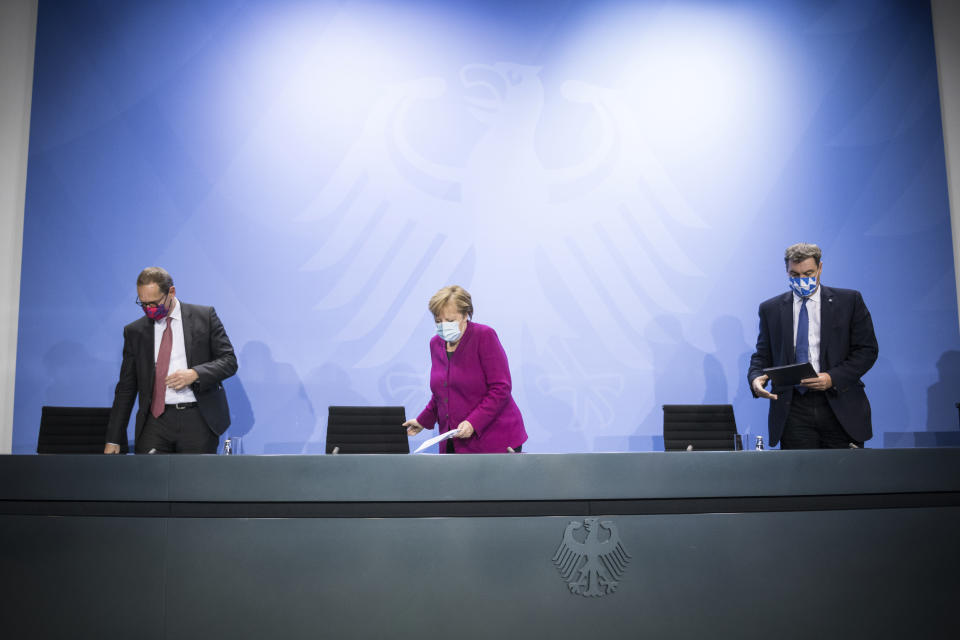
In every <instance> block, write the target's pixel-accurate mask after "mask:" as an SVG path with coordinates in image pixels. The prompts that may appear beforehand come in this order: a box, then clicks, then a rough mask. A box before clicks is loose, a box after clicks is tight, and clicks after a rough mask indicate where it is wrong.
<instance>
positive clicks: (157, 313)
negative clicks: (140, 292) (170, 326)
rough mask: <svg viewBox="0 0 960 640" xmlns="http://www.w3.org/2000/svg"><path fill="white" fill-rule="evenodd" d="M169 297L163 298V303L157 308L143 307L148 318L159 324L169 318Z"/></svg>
mask: <svg viewBox="0 0 960 640" xmlns="http://www.w3.org/2000/svg"><path fill="white" fill-rule="evenodd" d="M166 303H167V296H163V301H162V302H161V303H160V304H158V305H157V306H155V307H142V309H143V312H144V313H145V314H147V317H148V318H150V319H151V320H153V321H154V322H159V321H161V320H163V319H164V318H166V317H167V313H169V311H168V310H167V304H166Z"/></svg>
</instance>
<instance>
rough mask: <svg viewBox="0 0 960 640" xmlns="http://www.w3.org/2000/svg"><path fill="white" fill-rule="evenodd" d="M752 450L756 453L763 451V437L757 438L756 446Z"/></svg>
mask: <svg viewBox="0 0 960 640" xmlns="http://www.w3.org/2000/svg"><path fill="white" fill-rule="evenodd" d="M754 449H756V450H757V451H763V436H757V444H756V446H755V447H754Z"/></svg>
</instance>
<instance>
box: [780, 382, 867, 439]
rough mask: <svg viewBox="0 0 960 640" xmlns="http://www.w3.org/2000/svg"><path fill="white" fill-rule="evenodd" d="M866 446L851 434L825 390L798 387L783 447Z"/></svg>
mask: <svg viewBox="0 0 960 640" xmlns="http://www.w3.org/2000/svg"><path fill="white" fill-rule="evenodd" d="M851 444H852V445H855V446H857V447H861V448H862V447H863V443H862V442H858V441H856V440H854V439H853V438H851V437H850V436H849V435H847V432H846V431H844V429H843V425H841V424H840V421H839V420H837V416H836V415H834V413H833V409H831V408H830V403H829V402H827V394H826V393H824V392H823V391H807V392H806V393H799V392H797V391H794V393H793V400H792V401H791V402H790V413H788V414H787V422H786V424H785V425H784V427H783V436H782V437H781V438H780V448H781V449H849V448H850V445H851Z"/></svg>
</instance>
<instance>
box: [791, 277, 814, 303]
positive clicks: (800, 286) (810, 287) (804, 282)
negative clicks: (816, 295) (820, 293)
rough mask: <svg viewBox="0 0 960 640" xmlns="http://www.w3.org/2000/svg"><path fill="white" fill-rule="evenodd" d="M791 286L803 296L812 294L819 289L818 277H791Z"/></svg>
mask: <svg viewBox="0 0 960 640" xmlns="http://www.w3.org/2000/svg"><path fill="white" fill-rule="evenodd" d="M790 288H791V289H793V291H794V293H796V294H797V295H798V296H800V297H801V298H806V297H807V296H812V295H813V292H814V291H816V290H817V278H816V277H813V278H790Z"/></svg>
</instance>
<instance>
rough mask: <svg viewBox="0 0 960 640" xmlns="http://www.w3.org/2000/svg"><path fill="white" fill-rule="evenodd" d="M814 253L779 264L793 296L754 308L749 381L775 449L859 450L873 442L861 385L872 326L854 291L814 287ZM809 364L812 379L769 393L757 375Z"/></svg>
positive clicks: (797, 248)
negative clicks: (764, 410) (766, 405)
mask: <svg viewBox="0 0 960 640" xmlns="http://www.w3.org/2000/svg"><path fill="white" fill-rule="evenodd" d="M820 258H821V252H820V248H819V247H818V246H817V245H815V244H806V243H800V244H795V245H793V246H791V247H788V248H787V250H786V254H785V256H784V262H786V265H787V275H788V277H789V278H790V288H791V291H790V292H788V293H784V294H781V295H779V296H776V297H773V298H770V299H769V300H767V301H765V302H763V303H762V304H761V305H760V335H759V337H758V338H757V350H756V352H755V353H754V354H753V356H752V357H751V358H750V371H749V372H748V373H747V379H748V380H749V382H750V389H751V391H752V392H753V395H754V397H757V398H768V399H770V401H771V402H770V412H769V414H768V417H767V426H768V429H769V433H770V444H771V445H776V444H777V443H778V442H779V443H780V448H781V449H818V448H848V447H862V446H863V443H864V442H865V441H867V440H869V439H870V438H871V437H872V436H873V426H872V424H871V420H870V402H869V400H867V394H866V392H865V391H864V388H863V382H861V381H860V378H861V377H863V375H864V374H865V373H866V372H867V371H869V370H870V367H872V366H873V363H874V362H876V361H877V353H878V348H877V338H876V336H875V335H874V332H873V320H871V319H870V312H869V311H868V310H867V305H866V304H864V302H863V297H862V296H861V295H860V292H859V291H853V290H851V289H835V288H832V287H825V286H823V285H822V284H821V283H820V278H821V275H822V273H823V264H822V263H821V262H820ZM799 362H809V363H810V364H811V365H813V368H814V370H815V371H816V372H817V377H815V378H808V379H806V380H802V381H801V385H800V386H797V387H775V388H772V389H771V391H767V390H766V389H765V388H764V387H765V386H766V385H767V381H768V376H766V375H764V374H763V369H765V368H768V367H777V366H781V365H786V364H794V363H799Z"/></svg>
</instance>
